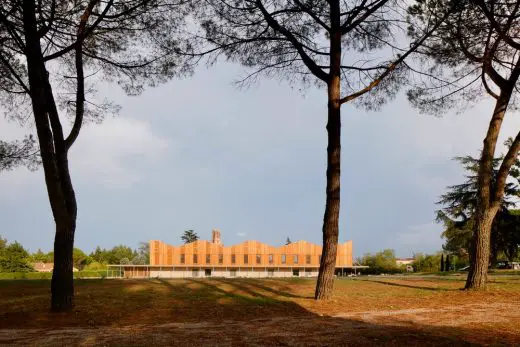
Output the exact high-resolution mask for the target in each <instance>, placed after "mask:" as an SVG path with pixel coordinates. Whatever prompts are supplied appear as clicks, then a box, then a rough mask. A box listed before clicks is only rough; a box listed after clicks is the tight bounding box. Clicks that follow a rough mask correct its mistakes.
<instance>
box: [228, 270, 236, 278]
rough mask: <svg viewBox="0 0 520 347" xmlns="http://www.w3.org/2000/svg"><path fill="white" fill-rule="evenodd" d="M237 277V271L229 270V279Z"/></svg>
mask: <svg viewBox="0 0 520 347" xmlns="http://www.w3.org/2000/svg"><path fill="white" fill-rule="evenodd" d="M236 276H237V270H229V277H236Z"/></svg>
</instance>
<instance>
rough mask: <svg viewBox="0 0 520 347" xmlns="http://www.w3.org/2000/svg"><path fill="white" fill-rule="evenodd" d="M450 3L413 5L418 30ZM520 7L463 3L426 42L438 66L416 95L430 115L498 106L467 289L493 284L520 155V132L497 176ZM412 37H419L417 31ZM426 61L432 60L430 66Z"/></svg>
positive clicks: (481, 179) (481, 174)
mask: <svg viewBox="0 0 520 347" xmlns="http://www.w3.org/2000/svg"><path fill="white" fill-rule="evenodd" d="M447 2H448V1H447V0H421V1H417V3H416V5H415V6H414V7H413V8H412V10H411V13H412V15H413V16H412V17H411V18H412V21H413V26H414V27H416V28H421V27H422V26H423V25H424V22H425V18H428V20H430V18H431V16H442V15H443V14H444V11H443V8H445V6H447V5H446V4H447ZM519 26H520V3H519V2H518V1H501V2H497V1H493V0H464V1H458V2H457V8H456V11H454V12H453V13H452V15H451V16H449V18H448V19H447V20H446V21H445V22H444V24H442V25H441V26H440V27H439V29H438V30H437V32H436V33H435V35H432V36H431V37H430V38H429V39H428V40H427V41H426V43H425V45H424V49H422V51H421V52H422V53H424V54H425V56H426V57H429V58H431V61H432V62H433V65H432V66H431V69H429V70H426V69H424V70H426V72H427V74H428V75H429V76H430V77H431V78H430V79H428V80H426V81H427V82H428V83H427V85H426V86H423V87H418V88H415V89H414V90H413V91H411V92H410V93H409V96H410V99H411V100H412V101H413V103H414V104H415V105H417V106H418V107H419V108H420V109H422V110H424V111H433V112H436V113H437V112H439V111H440V110H442V109H446V108H448V107H453V106H457V105H458V106H459V107H460V106H462V107H464V106H466V105H468V103H471V102H473V101H475V100H480V99H481V96H482V95H483V94H487V95H489V96H490V97H491V98H493V99H494V102H495V107H494V110H493V112H492V114H491V115H490V122H489V126H488V129H487V133H486V136H485V138H484V142H483V148H482V153H481V157H480V163H479V171H478V190H477V210H476V218H475V223H474V229H473V240H472V251H471V253H470V259H471V266H470V271H469V274H468V278H467V281H466V286H465V287H466V288H467V289H479V288H483V287H484V286H485V284H486V281H487V270H488V264H489V255H490V240H491V228H492V225H493V221H494V219H495V217H496V215H497V213H498V211H499V210H500V207H501V203H502V200H503V197H504V192H505V188H506V185H507V182H506V180H507V177H508V175H509V171H510V169H511V167H512V165H513V164H514V163H515V161H516V158H517V155H518V153H519V151H520V132H518V134H517V135H516V137H515V138H514V140H513V141H512V143H511V145H510V147H509V149H508V151H507V153H506V155H505V156H504V158H503V159H502V160H501V161H500V165H499V169H498V173H497V175H496V177H495V176H494V175H493V164H494V158H495V152H496V147H497V141H498V137H499V135H500V130H501V127H502V123H503V121H504V118H505V116H506V114H507V110H508V108H509V107H511V106H513V107H516V106H517V99H518V97H517V88H518V80H519V77H520V54H519V53H520V40H519V38H518V27H519ZM410 33H411V35H412V37H420V35H421V34H420V33H419V34H415V33H414V31H413V30H411V31H410ZM424 62H425V63H426V61H424Z"/></svg>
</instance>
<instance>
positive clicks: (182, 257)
mask: <svg viewBox="0 0 520 347" xmlns="http://www.w3.org/2000/svg"><path fill="white" fill-rule="evenodd" d="M184 263H186V259H185V258H184V254H181V264H184Z"/></svg>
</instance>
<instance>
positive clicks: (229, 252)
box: [110, 229, 363, 278]
mask: <svg viewBox="0 0 520 347" xmlns="http://www.w3.org/2000/svg"><path fill="white" fill-rule="evenodd" d="M321 250H322V247H321V246H319V245H315V244H312V243H309V242H307V241H303V240H302V241H297V242H293V243H290V244H288V245H283V246H279V247H275V246H270V245H267V244H265V243H262V242H259V241H245V242H243V243H240V244H237V245H232V246H228V247H226V246H224V245H223V244H222V242H221V234H220V231H219V230H217V229H214V230H213V232H212V240H211V241H206V240H197V241H195V242H191V243H188V244H184V245H181V246H172V245H169V244H166V243H164V242H162V241H158V240H152V241H150V265H110V271H111V273H114V272H118V271H119V273H120V275H121V276H122V277H125V278H147V277H151V278H184V277H256V278H261V277H313V276H317V275H318V270H319V267H320V260H321ZM359 267H363V266H359ZM354 268H355V266H353V265H352V241H347V242H345V243H342V244H338V253H337V258H336V271H338V270H340V271H341V273H344V272H345V271H347V269H349V270H353V269H354Z"/></svg>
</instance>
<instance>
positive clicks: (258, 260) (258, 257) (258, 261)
mask: <svg viewBox="0 0 520 347" xmlns="http://www.w3.org/2000/svg"><path fill="white" fill-rule="evenodd" d="M256 263H257V264H260V263H262V256H261V255H260V254H257V255H256Z"/></svg>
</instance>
